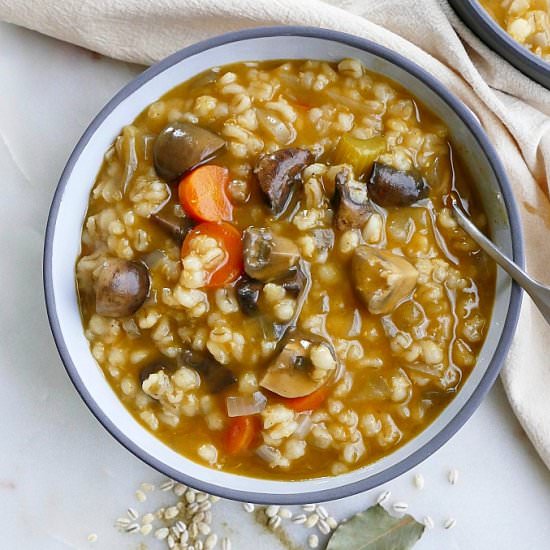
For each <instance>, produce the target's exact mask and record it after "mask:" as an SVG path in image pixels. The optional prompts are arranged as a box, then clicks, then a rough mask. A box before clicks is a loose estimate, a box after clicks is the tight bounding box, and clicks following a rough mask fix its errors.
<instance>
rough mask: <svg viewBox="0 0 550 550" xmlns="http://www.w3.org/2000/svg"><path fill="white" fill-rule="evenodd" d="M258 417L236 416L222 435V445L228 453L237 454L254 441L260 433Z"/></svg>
mask: <svg viewBox="0 0 550 550" xmlns="http://www.w3.org/2000/svg"><path fill="white" fill-rule="evenodd" d="M260 429H261V426H260V419H259V418H258V417H257V416H237V417H235V418H232V419H231V423H230V424H229V427H228V428H227V430H226V432H225V434H224V436H223V445H224V448H225V450H226V452H227V454H230V455H237V454H240V453H242V452H243V451H246V450H247V449H249V448H250V447H251V445H252V444H253V443H254V441H255V440H256V438H257V437H258V434H259V433H260Z"/></svg>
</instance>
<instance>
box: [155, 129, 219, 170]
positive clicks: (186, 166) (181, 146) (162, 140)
mask: <svg viewBox="0 0 550 550" xmlns="http://www.w3.org/2000/svg"><path fill="white" fill-rule="evenodd" d="M224 147H225V141H224V140H223V139H222V138H221V137H220V136H218V135H216V134H214V133H213V132H211V131H210V130H206V129H205V128H201V127H200V126H197V125H196V124H190V123H189V122H171V123H170V124H168V125H167V126H165V127H164V129H163V130H162V131H161V132H160V134H159V135H158V137H157V139H156V140H155V145H154V149H153V160H154V164H155V170H156V172H157V174H158V175H159V176H160V177H161V178H163V179H165V180H167V181H174V180H176V179H178V178H180V177H181V176H182V175H183V174H184V173H185V172H187V171H188V170H191V169H192V168H195V167H196V166H199V165H200V164H203V163H205V162H207V161H209V160H211V159H212V158H213V157H214V156H215V155H216V153H219V152H220V151H221V150H222V149H223V148H224Z"/></svg>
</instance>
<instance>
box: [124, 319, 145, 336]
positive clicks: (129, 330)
mask: <svg viewBox="0 0 550 550" xmlns="http://www.w3.org/2000/svg"><path fill="white" fill-rule="evenodd" d="M122 328H123V329H124V330H125V332H126V334H128V336H129V337H130V338H138V337H139V336H141V331H140V330H139V328H138V326H137V324H136V322H135V321H134V319H132V318H131V317H130V318H129V319H124V321H122Z"/></svg>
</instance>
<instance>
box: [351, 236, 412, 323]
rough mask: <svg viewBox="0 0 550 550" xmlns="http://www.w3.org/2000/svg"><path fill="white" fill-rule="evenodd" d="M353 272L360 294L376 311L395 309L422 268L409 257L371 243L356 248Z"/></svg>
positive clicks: (388, 311)
mask: <svg viewBox="0 0 550 550" xmlns="http://www.w3.org/2000/svg"><path fill="white" fill-rule="evenodd" d="M351 273H352V277H353V282H354V285H355V288H356V290H357V292H358V293H359V296H361V298H362V299H363V301H364V302H365V304H366V305H367V307H368V310H369V311H370V312H371V313H373V314H375V315H385V314H386V313H390V312H391V311H393V309H394V308H395V307H396V306H397V304H399V302H401V300H403V299H404V298H406V297H407V296H408V295H409V294H410V293H411V292H412V290H413V289H414V287H415V286H416V281H417V279H418V271H416V269H415V268H414V267H413V266H412V265H411V264H410V263H409V262H408V261H407V260H406V259H405V258H403V257H402V256H397V255H396V254H393V253H391V252H389V251H387V250H379V249H378V248H373V247H371V246H367V245H361V246H358V247H357V248H356V249H355V252H354V254H353V258H352V263H351Z"/></svg>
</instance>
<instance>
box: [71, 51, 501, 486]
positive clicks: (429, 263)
mask: <svg viewBox="0 0 550 550" xmlns="http://www.w3.org/2000/svg"><path fill="white" fill-rule="evenodd" d="M465 168H466V167H464V166H463V165H462V164H461V161H460V158H459V155H458V154H457V153H456V151H453V146H452V144H451V143H450V141H449V133H448V130H447V128H446V126H445V123H444V121H441V120H438V119H437V118H436V117H435V116H434V115H433V114H432V113H430V111H429V110H428V109H427V108H426V107H425V106H423V105H422V104H420V103H419V102H418V101H417V100H416V99H415V98H414V97H413V96H412V95H411V94H410V93H408V92H407V91H406V90H403V89H402V88H400V87H399V86H398V85H396V84H395V83H394V82H391V81H389V80H387V79H385V78H382V77H381V76H379V75H377V74H374V73H370V72H368V71H367V70H366V69H365V68H364V67H363V66H362V65H361V63H360V62H359V61H357V60H353V59H346V60H342V61H341V62H340V63H338V64H331V63H325V62H320V61H303V60H302V61H278V62H260V63H237V64H234V65H230V66H225V67H221V68H214V69H212V70H209V71H207V72H205V73H202V74H200V75H198V76H196V77H195V78H193V79H191V80H189V81H187V82H185V83H183V84H181V85H180V86H178V87H176V88H174V89H173V90H172V91H170V92H169V93H167V94H166V95H165V96H163V97H162V98H160V99H159V100H158V101H156V102H155V103H153V104H152V105H150V106H149V107H148V108H147V109H145V111H144V112H143V113H141V114H140V115H139V116H138V117H137V118H136V120H135V121H134V122H133V123H131V124H129V125H128V126H126V127H125V128H123V130H122V132H121V134H120V136H119V137H118V138H117V139H116V140H115V142H114V144H113V146H112V147H111V148H110V149H109V151H107V152H106V154H105V159H104V162H103V165H102V166H101V169H100V171H99V174H98V176H97V179H96V181H95V183H94V184H93V189H92V192H91V194H90V201H89V208H88V212H87V214H86V219H85V221H84V227H83V231H82V252H81V255H80V257H79V258H78V262H77V266H76V275H77V283H78V295H79V299H80V305H81V311H82V319H83V324H84V330H85V334H86V337H87V338H88V339H89V341H90V347H91V351H92V353H93V356H94V357H95V359H96V360H97V362H98V364H99V366H100V368H101V369H102V370H103V372H104V374H105V377H106V379H107V380H108V382H109V384H110V385H111V387H112V389H113V391H114V392H116V394H117V396H118V397H119V398H120V399H121V401H122V402H123V403H124V405H125V406H126V407H127V409H128V411H129V412H130V413H131V414H132V415H133V416H134V417H135V418H136V420H138V421H139V422H140V423H141V424H142V425H143V426H144V427H145V428H146V429H147V430H149V431H151V433H153V434H154V435H155V436H156V437H158V438H159V439H160V440H162V441H163V442H164V443H166V444H167V445H168V446H170V447H171V448H173V449H174V450H176V451H177V452H179V453H181V454H183V455H185V456H186V457H188V458H190V459H191V460H194V461H198V462H201V463H203V464H206V465H209V466H211V467H212V468H216V469H222V470H224V471H229V472H235V473H239V474H245V475H251V476H258V477H262V478H275V479H305V478H312V477H319V476H326V475H337V474H339V473H342V472H346V471H348V470H352V469H354V468H358V467H360V466H364V465H365V464H369V463H371V462H373V461H375V460H377V459H379V458H381V457H383V456H385V455H387V454H389V453H391V452H393V451H394V450H395V449H396V448H397V447H399V446H400V445H402V444H403V443H405V442H407V441H409V440H410V439H411V438H412V437H414V436H415V435H416V434H418V433H419V432H421V431H422V430H424V429H425V428H426V427H427V426H428V425H429V424H430V423H431V422H432V421H433V420H434V418H436V417H437V415H438V414H440V413H441V411H442V410H443V409H444V408H445V407H446V406H447V405H448V404H449V402H450V401H451V400H452V399H453V398H454V397H455V395H456V394H457V392H458V391H460V388H461V386H462V384H463V383H464V380H465V379H466V378H467V376H468V375H469V373H470V372H471V370H472V369H473V368H474V367H475V364H476V360H477V357H478V354H479V351H480V348H481V346H482V344H483V341H484V338H485V334H486V332H487V329H488V324H489V319H490V313H491V308H492V303H493V294H494V270H493V268H492V266H491V265H490V264H488V262H487V260H486V258H485V256H484V255H483V254H482V253H481V252H480V250H479V249H478V247H477V246H476V244H475V243H474V242H472V241H471V240H470V239H469V238H468V237H467V236H466V235H465V234H464V233H463V232H462V231H461V230H460V229H459V228H458V227H457V224H456V222H455V221H454V219H453V217H452V215H451V212H450V210H449V209H448V208H447V207H446V201H447V199H448V196H449V194H450V193H451V192H452V191H454V192H457V193H458V194H459V196H460V197H461V199H462V201H463V204H464V205H465V207H466V208H468V209H469V212H470V214H471V215H472V217H473V219H474V221H475V222H476V223H477V224H478V225H479V226H481V227H483V226H484V225H485V216H484V214H483V212H482V210H481V208H480V205H479V202H478V201H477V200H476V198H475V196H474V195H473V194H472V189H471V187H470V177H469V175H468V172H467V170H466V169H465ZM83 184H85V182H83Z"/></svg>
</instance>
